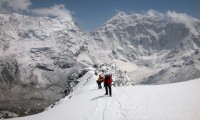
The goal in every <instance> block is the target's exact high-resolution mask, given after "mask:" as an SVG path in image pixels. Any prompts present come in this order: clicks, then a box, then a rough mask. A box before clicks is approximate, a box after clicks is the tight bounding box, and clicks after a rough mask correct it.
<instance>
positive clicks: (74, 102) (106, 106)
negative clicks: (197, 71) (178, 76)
mask: <svg viewBox="0 0 200 120" xmlns="http://www.w3.org/2000/svg"><path fill="white" fill-rule="evenodd" d="M96 79H97V76H95V75H94V71H93V70H92V71H90V72H88V73H87V74H86V75H85V76H84V77H82V78H81V80H80V83H79V84H78V85H77V87H76V88H75V90H74V92H73V93H71V94H70V95H68V96H66V97H65V98H64V99H62V100H61V101H60V102H59V103H58V104H56V105H55V106H54V107H53V108H51V109H48V110H46V111H44V112H42V113H40V114H37V115H32V116H27V117H20V118H13V119H12V120H41V119H45V120H55V119H59V120H66V119H70V120H83V119H89V120H102V119H104V120H133V119H137V120H161V119H162V120H168V119H170V120H180V119H181V120H199V119H200V115H199V112H200V111H199V110H200V104H199V100H200V95H199V94H198V92H197V91H199V90H200V88H199V85H200V79H196V80H191V81H187V82H183V83H174V84H168V85H156V86H155V85H153V86H132V87H131V86H130V87H118V88H115V87H112V88H113V96H112V97H107V96H104V92H105V91H104V89H103V90H98V89H97V85H96ZM69 108H70V109H69Z"/></svg>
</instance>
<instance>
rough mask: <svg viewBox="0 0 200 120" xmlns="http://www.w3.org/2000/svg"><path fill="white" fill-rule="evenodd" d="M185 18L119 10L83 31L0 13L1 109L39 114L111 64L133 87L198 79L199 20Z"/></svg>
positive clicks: (59, 22)
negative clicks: (73, 83)
mask: <svg viewBox="0 0 200 120" xmlns="http://www.w3.org/2000/svg"><path fill="white" fill-rule="evenodd" d="M189 20H190V21H189V22H188V21H187V22H185V21H181V20H179V19H175V18H172V17H170V16H162V15H152V14H131V15H128V14H125V13H123V12H119V13H118V14H117V15H115V16H114V17H112V18H111V19H109V20H108V21H107V22H106V23H105V24H103V25H102V27H101V28H99V29H98V30H97V31H95V32H84V31H81V30H80V29H79V27H78V26H77V24H76V23H75V22H74V21H73V20H72V21H66V20H60V19H51V18H47V17H31V16H25V15H19V14H11V15H6V14H0V93H1V94H0V101H2V102H0V110H1V109H2V110H11V109H15V110H14V111H20V112H21V113H23V114H24V113H25V112H26V113H27V114H30V113H32V112H34V113H35V111H40V110H42V109H43V108H45V107H47V106H48V105H49V104H51V103H53V102H54V101H56V100H58V99H60V98H62V97H63V91H64V90H65V89H66V88H67V87H69V85H70V82H69V81H70V80H71V79H70V78H71V77H70V75H72V74H73V73H74V72H79V70H80V69H82V68H84V67H86V66H93V65H94V64H98V65H100V64H104V63H107V64H111V63H115V65H116V66H117V67H118V68H119V69H120V72H126V73H127V74H128V75H129V77H130V79H131V81H132V83H134V84H164V83H172V82H180V81H186V80H191V79H195V78H199V77H200V74H199V73H200V49H199V48H200V21H199V20H198V19H195V18H192V17H190V19H189ZM120 72H119V73H120ZM5 103H6V104H5ZM21 113H20V114H21Z"/></svg>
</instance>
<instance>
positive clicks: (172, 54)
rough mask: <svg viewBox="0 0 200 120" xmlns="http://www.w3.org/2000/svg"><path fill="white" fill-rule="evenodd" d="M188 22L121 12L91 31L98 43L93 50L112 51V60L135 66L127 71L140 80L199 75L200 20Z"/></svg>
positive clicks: (158, 81)
mask: <svg viewBox="0 0 200 120" xmlns="http://www.w3.org/2000/svg"><path fill="white" fill-rule="evenodd" d="M188 24H189V23H188V22H183V21H178V20H177V21H175V20H174V18H172V17H170V16H161V15H160V16H159V15H157V16H156V15H149V14H131V15H127V14H125V13H124V12H119V13H118V14H117V15H115V16H114V17H113V18H111V19H109V20H108V21H107V22H106V23H105V24H104V25H103V26H102V27H101V28H100V29H99V30H98V31H96V32H93V33H91V34H92V38H93V39H94V40H93V39H92V40H93V42H94V44H96V46H95V47H96V48H94V46H92V47H93V51H99V50H101V51H102V53H101V54H100V55H99V56H102V55H104V56H106V55H105V52H104V51H108V52H107V53H108V54H107V56H110V59H113V60H112V61H117V62H119V61H120V63H121V64H123V65H121V66H119V67H122V66H131V65H132V66H133V67H132V69H130V67H128V69H126V68H125V69H124V70H126V71H128V72H129V74H130V76H132V77H131V79H132V80H134V81H135V82H136V83H142V84H162V83H171V82H179V81H185V80H189V79H194V78H199V77H200V74H199V73H200V70H199V68H200V66H199V63H200V60H199V58H200V53H199V52H200V51H199V50H200V49H199V47H200V21H199V20H198V19H195V18H191V19H190V24H189V25H188ZM91 42H92V41H91ZM96 53H97V52H96ZM93 56H96V55H95V53H94V55H93ZM103 59H104V57H102V59H101V60H102V61H103ZM98 60H99V59H98ZM129 63H131V64H129ZM118 64H119V63H118ZM118 64H117V65H118ZM185 73H188V74H185Z"/></svg>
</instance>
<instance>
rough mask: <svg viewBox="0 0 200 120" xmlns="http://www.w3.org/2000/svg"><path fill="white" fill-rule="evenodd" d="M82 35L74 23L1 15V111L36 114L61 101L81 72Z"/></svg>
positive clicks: (43, 18)
mask: <svg viewBox="0 0 200 120" xmlns="http://www.w3.org/2000/svg"><path fill="white" fill-rule="evenodd" d="M83 34H84V33H83V32H81V31H80V29H79V28H78V26H77V25H76V24H75V22H74V21H62V20H59V19H50V18H46V17H30V16H24V15H19V14H12V15H5V14H0V93H1V94H0V101H2V102H1V103H0V106H1V107H0V108H1V110H13V109H14V110H15V109H16V110H15V111H17V112H18V113H21V112H22V113H23V112H26V111H27V113H29V110H30V108H31V110H33V112H35V111H38V110H42V109H44V107H47V106H48V105H49V104H51V103H52V102H54V101H55V100H58V99H60V98H61V97H63V91H64V90H65V89H66V86H68V84H69V82H68V76H69V75H70V74H72V73H74V72H75V71H77V68H79V69H81V68H82V65H81V64H78V62H77V60H76V57H77V55H78V54H79V52H80V51H84V50H85V48H84V46H85V43H86V42H87V41H86V40H85V39H84V37H83ZM5 101H6V102H5ZM7 101H8V102H7ZM10 103H12V104H10ZM30 112H31V111H30Z"/></svg>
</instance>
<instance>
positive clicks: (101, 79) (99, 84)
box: [97, 75, 104, 89]
mask: <svg viewBox="0 0 200 120" xmlns="http://www.w3.org/2000/svg"><path fill="white" fill-rule="evenodd" d="M103 81H104V78H103V77H102V76H101V75H99V78H98V80H97V84H98V88H99V89H102V87H101V83H102V82H103Z"/></svg>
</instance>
